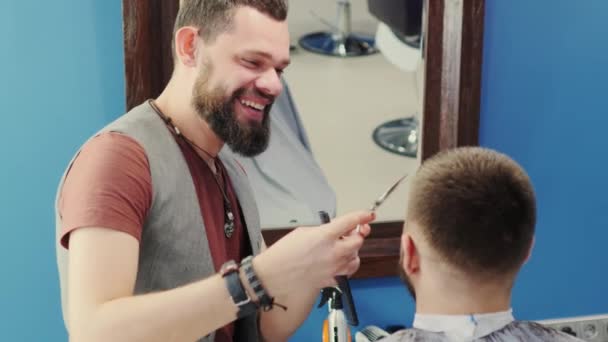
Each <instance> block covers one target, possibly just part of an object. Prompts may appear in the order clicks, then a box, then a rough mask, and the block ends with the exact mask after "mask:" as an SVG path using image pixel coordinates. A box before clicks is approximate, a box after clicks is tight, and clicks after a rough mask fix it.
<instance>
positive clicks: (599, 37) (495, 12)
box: [480, 0, 608, 319]
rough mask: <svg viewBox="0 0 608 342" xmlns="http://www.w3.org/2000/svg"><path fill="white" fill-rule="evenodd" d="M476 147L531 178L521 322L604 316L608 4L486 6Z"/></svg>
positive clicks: (524, 0) (559, 0) (588, 0)
mask: <svg viewBox="0 0 608 342" xmlns="http://www.w3.org/2000/svg"><path fill="white" fill-rule="evenodd" d="M486 4H487V9H486V20H485V22H486V27H485V33H486V34H485V41H484V44H485V45H484V56H483V57H484V66H483V87H482V106H481V107H482V110H481V128H480V143H481V145H483V146H488V147H492V148H495V149H497V150H500V151H503V152H505V153H507V154H508V155H510V156H512V157H513V158H514V159H516V160H517V161H518V162H520V163H521V164H522V165H523V167H524V168H525V169H526V170H528V172H529V175H530V177H531V178H532V182H533V183H534V185H535V189H536V192H537V202H538V225H537V229H538V233H537V240H536V245H535V248H534V250H533V255H532V259H531V260H530V263H529V264H528V265H527V266H526V267H525V268H524V271H523V273H522V274H521V277H520V279H519V282H518V283H517V286H516V288H515V294H514V303H513V305H514V307H515V310H516V311H515V312H516V314H517V315H518V316H519V317H522V318H530V319H536V318H546V317H554V316H572V315H583V314H593V313H608V297H606V296H605V292H606V289H607V287H606V284H607V283H608V273H607V272H606V270H608V255H607V253H606V246H608V199H607V198H606V191H608V178H607V177H606V170H605V169H606V168H607V167H608V153H607V150H606V147H607V146H608V144H607V143H606V141H605V138H604V137H605V136H606V128H607V127H608V106H607V105H606V99H607V98H608V25H607V24H606V13H608V1H605V0H585V1H568V0H545V1H529V0H509V1H486Z"/></svg>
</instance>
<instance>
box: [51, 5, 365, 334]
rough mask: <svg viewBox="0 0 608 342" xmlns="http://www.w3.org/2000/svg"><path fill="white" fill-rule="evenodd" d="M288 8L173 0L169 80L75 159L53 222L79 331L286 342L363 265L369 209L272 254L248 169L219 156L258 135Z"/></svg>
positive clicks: (252, 146) (274, 86)
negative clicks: (323, 294) (325, 295)
mask: <svg viewBox="0 0 608 342" xmlns="http://www.w3.org/2000/svg"><path fill="white" fill-rule="evenodd" d="M286 16H287V5H286V1H284V0H231V1H215V0H206V1H200V0H199V1H195V0H184V1H182V5H181V8H180V11H179V14H178V18H177V21H176V26H175V31H174V35H173V45H172V46H173V55H174V63H175V67H174V73H173V75H172V78H171V80H170V82H169V84H168V85H167V87H166V88H165V89H164V91H163V92H162V94H161V95H160V96H159V97H158V98H157V99H155V100H149V101H146V102H145V103H142V104H141V105H139V106H137V107H135V108H133V109H132V110H131V111H129V112H128V113H126V114H125V115H123V116H121V117H120V118H119V119H117V120H116V121H114V122H113V123H111V124H110V125H108V126H107V127H105V128H104V129H102V130H101V131H100V132H99V133H98V134H96V135H95V136H94V137H92V138H91V139H90V140H88V141H87V142H86V143H85V144H84V145H83V146H82V148H81V149H80V151H79V152H78V153H77V154H76V156H75V158H74V159H73V160H72V161H71V162H70V164H69V165H68V167H67V169H66V173H65V175H64V177H63V178H62V180H61V183H60V186H59V190H58V196H57V202H56V217H57V257H58V265H59V271H60V280H61V290H62V305H63V314H64V321H65V324H66V327H67V329H68V332H69V335H70V339H71V340H72V341H146V342H148V341H193V340H198V341H259V340H262V339H263V340H267V341H285V340H287V339H288V338H289V336H290V335H292V334H293V332H294V331H295V330H296V329H297V327H298V326H299V325H300V324H301V323H302V322H303V321H304V319H305V318H306V317H307V316H308V314H309V312H310V310H311V308H312V306H313V305H314V301H315V298H316V296H317V295H318V293H319V290H320V289H321V288H323V287H326V286H330V285H333V284H334V277H335V276H336V275H350V274H352V273H353V272H355V271H356V270H357V268H358V267H359V258H358V256H357V252H358V250H359V248H360V247H361V245H362V243H363V239H364V237H365V236H366V235H367V234H368V233H369V226H368V225H367V223H369V222H370V221H371V220H372V219H373V214H372V213H369V212H358V213H352V214H348V215H345V216H342V217H338V218H336V219H335V220H334V221H333V222H332V223H330V224H327V225H324V226H319V227H309V228H306V229H296V230H294V231H293V232H292V233H290V234H288V235H287V236H285V237H284V238H283V239H281V240H280V241H278V242H277V243H276V244H274V245H273V246H272V247H270V248H268V249H265V246H264V242H263V240H262V236H261V232H260V225H259V217H258V213H257V208H256V205H255V202H254V199H253V194H252V193H251V188H250V186H249V184H248V181H247V177H246V175H245V173H244V171H243V169H242V168H241V167H240V166H239V165H238V163H236V162H235V161H234V160H233V159H232V158H222V153H221V152H220V151H221V149H222V147H223V146H224V144H227V145H229V146H230V147H231V148H232V150H233V151H235V152H237V153H240V154H242V155H245V156H253V155H256V154H258V153H260V152H262V151H263V150H264V148H265V147H266V145H267V142H268V135H269V133H270V132H269V129H268V112H269V110H270V107H271V106H272V103H273V101H274V99H275V98H276V96H277V95H278V94H279V93H280V92H281V90H282V89H281V88H282V86H281V82H280V79H279V76H280V74H281V73H282V72H283V70H284V69H285V68H286V67H287V65H288V64H289V34H288V29H287V23H286V20H285V19H286ZM358 224H363V225H364V228H363V230H362V234H357V233H354V232H353V229H354V228H355V227H356V226H357V225H358Z"/></svg>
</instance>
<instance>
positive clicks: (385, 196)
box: [372, 174, 407, 210]
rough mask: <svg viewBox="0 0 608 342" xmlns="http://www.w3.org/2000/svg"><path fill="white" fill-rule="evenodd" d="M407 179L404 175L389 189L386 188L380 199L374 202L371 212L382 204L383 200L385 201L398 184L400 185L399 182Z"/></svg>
mask: <svg viewBox="0 0 608 342" xmlns="http://www.w3.org/2000/svg"><path fill="white" fill-rule="evenodd" d="M406 177H407V174H406V175H404V176H403V177H401V178H399V179H398V180H397V181H396V182H395V184H393V185H391V187H390V188H388V190H386V192H384V193H383V194H382V196H380V198H378V199H377V200H376V202H374V205H373V207H372V210H376V209H377V208H378V207H379V206H380V205H381V204H382V203H383V202H384V200H386V198H387V197H388V196H389V195H390V194H391V193H392V192H393V191H394V190H395V189H396V188H397V186H398V185H399V184H401V181H403V180H404V179H405V178H406Z"/></svg>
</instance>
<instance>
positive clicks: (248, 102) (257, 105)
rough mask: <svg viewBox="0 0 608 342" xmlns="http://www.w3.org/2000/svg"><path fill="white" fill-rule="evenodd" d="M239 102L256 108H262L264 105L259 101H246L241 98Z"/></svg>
mask: <svg viewBox="0 0 608 342" xmlns="http://www.w3.org/2000/svg"><path fill="white" fill-rule="evenodd" d="M241 103H242V104H244V105H246V106H249V107H251V108H254V109H257V110H263V109H264V107H265V106H264V105H261V104H259V103H255V102H252V101H247V100H241Z"/></svg>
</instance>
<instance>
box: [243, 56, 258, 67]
mask: <svg viewBox="0 0 608 342" xmlns="http://www.w3.org/2000/svg"><path fill="white" fill-rule="evenodd" d="M243 64H245V66H246V67H248V68H253V69H255V68H257V67H259V66H260V63H259V62H258V61H255V60H251V59H246V58H243Z"/></svg>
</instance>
